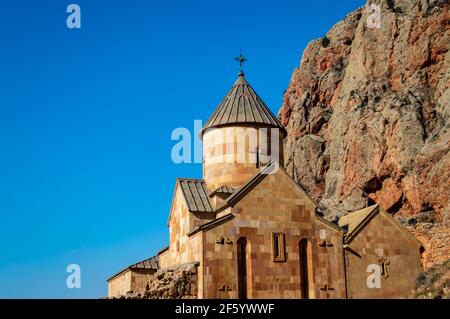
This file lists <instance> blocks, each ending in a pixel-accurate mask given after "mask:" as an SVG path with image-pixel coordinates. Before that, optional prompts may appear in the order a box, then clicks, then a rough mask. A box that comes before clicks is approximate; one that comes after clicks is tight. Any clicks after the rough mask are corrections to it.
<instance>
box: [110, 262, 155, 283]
mask: <svg viewBox="0 0 450 319" xmlns="http://www.w3.org/2000/svg"><path fill="white" fill-rule="evenodd" d="M129 269H152V270H158V269H159V257H158V256H154V257H151V258H147V259H145V260H142V261H140V262H137V263H135V264H132V265H130V266H128V267H126V268H124V269H122V270H121V271H119V272H118V273H116V274H114V275H112V276H111V277H110V278H108V279H107V281H110V280H112V279H114V278H115V277H117V276H119V275H121V274H123V273H124V272H125V271H127V270H129Z"/></svg>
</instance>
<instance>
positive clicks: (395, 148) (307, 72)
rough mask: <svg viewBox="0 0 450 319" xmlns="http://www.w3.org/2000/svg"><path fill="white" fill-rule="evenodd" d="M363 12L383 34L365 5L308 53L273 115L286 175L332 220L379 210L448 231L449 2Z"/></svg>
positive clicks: (406, 3)
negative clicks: (281, 132)
mask: <svg viewBox="0 0 450 319" xmlns="http://www.w3.org/2000/svg"><path fill="white" fill-rule="evenodd" d="M369 4H377V5H379V6H380V8H381V28H379V29H377V28H369V27H368V25H367V20H368V16H369V15H370V12H368V10H367V8H368V6H366V7H363V8H361V9H359V10H357V11H355V12H354V13H351V14H349V15H348V16H347V17H345V19H344V20H343V21H341V22H339V23H338V24H336V25H335V26H334V27H333V28H332V29H331V30H330V31H329V32H328V33H327V35H326V37H324V38H323V39H319V40H315V41H312V42H311V43H310V44H309V45H308V47H307V48H306V49H305V51H304V53H303V57H302V60H301V63H300V66H299V67H298V68H297V69H296V70H295V72H294V74H293V75H292V79H291V82H290V84H289V87H288V89H287V91H286V93H285V96H284V101H283V105H282V107H281V110H280V113H279V118H280V120H281V121H282V123H283V124H284V125H285V126H286V128H287V130H288V137H287V138H286V140H285V163H286V164H285V166H286V168H287V170H288V172H290V174H292V176H293V177H294V178H295V179H296V180H297V181H298V182H299V183H300V184H301V185H302V186H303V187H304V188H305V189H306V190H307V191H308V192H309V194H310V195H311V196H312V197H313V198H314V199H315V200H316V201H317V202H319V204H320V206H322V208H323V209H324V210H325V211H326V213H327V215H328V217H329V218H333V217H334V216H335V215H340V214H342V213H344V212H346V211H347V210H356V209H359V208H362V207H365V206H366V205H367V204H368V203H372V202H376V203H378V204H380V205H381V206H382V207H383V208H384V209H385V210H387V211H388V212H390V213H392V214H394V215H396V216H397V217H398V218H399V219H400V218H406V219H405V220H407V219H408V218H411V216H415V215H416V214H419V213H421V212H424V211H427V212H430V211H431V212H433V214H434V217H435V219H436V222H439V223H441V224H440V225H439V227H440V228H439V231H440V232H441V231H442V229H447V231H448V229H449V227H448V224H449V222H450V206H449V198H450V187H449V185H450V152H449V150H450V120H449V118H450V51H449V47H450V10H449V9H450V3H449V2H448V1H442V0H434V1H422V0H413V1H411V0H396V1H387V0H373V1H369V3H368V5H369ZM442 225H447V226H445V227H444V228H442ZM427 234H428V235H429V236H432V234H433V231H431V232H428V233H427ZM430 234H431V235H430ZM428 235H427V236H428ZM422 237H423V236H422ZM430 238H431V237H430ZM429 242H433V240H432V239H430V240H429ZM447 258H448V254H447Z"/></svg>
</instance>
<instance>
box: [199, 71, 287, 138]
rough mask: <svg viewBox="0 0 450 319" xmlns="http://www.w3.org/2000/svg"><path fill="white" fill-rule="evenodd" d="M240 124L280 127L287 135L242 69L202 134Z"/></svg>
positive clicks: (284, 134)
mask: <svg viewBox="0 0 450 319" xmlns="http://www.w3.org/2000/svg"><path fill="white" fill-rule="evenodd" d="M239 125H244V126H249V125H251V126H255V127H274V128H278V129H280V131H281V135H282V136H286V130H285V128H284V127H283V125H282V124H281V123H280V121H279V120H278V119H277V118H276V116H275V115H274V114H273V113H272V112H271V111H270V110H269V108H268V107H267V106H266V104H265V103H264V102H263V101H262V100H261V98H260V97H259V96H258V94H257V93H256V92H255V90H253V88H252V87H251V85H250V84H249V83H248V82H247V80H246V79H245V77H244V73H243V72H242V71H241V72H239V76H238V79H237V80H236V82H235V83H234V84H233V87H232V88H231V90H230V91H229V92H228V94H227V95H226V96H225V98H224V99H223V100H222V102H221V103H220V104H219V106H217V108H216V110H215V111H214V113H213V114H212V115H211V116H210V118H209V119H208V121H207V122H206V124H205V126H204V127H203V130H202V136H203V133H204V132H205V131H206V130H207V129H210V128H218V127H223V126H239Z"/></svg>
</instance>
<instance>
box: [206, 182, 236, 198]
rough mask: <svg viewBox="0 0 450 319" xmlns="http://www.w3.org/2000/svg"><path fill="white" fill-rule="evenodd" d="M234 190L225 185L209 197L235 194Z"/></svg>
mask: <svg viewBox="0 0 450 319" xmlns="http://www.w3.org/2000/svg"><path fill="white" fill-rule="evenodd" d="M233 192H234V188H233V187H231V186H228V185H223V186H220V187H218V188H217V189H216V190H215V191H212V192H211V194H209V197H213V196H214V195H217V194H233Z"/></svg>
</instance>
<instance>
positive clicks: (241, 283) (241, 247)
mask: <svg viewBox="0 0 450 319" xmlns="http://www.w3.org/2000/svg"><path fill="white" fill-rule="evenodd" d="M237 261H238V298H239V299H247V239H245V237H241V238H239V239H238V241H237Z"/></svg>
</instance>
